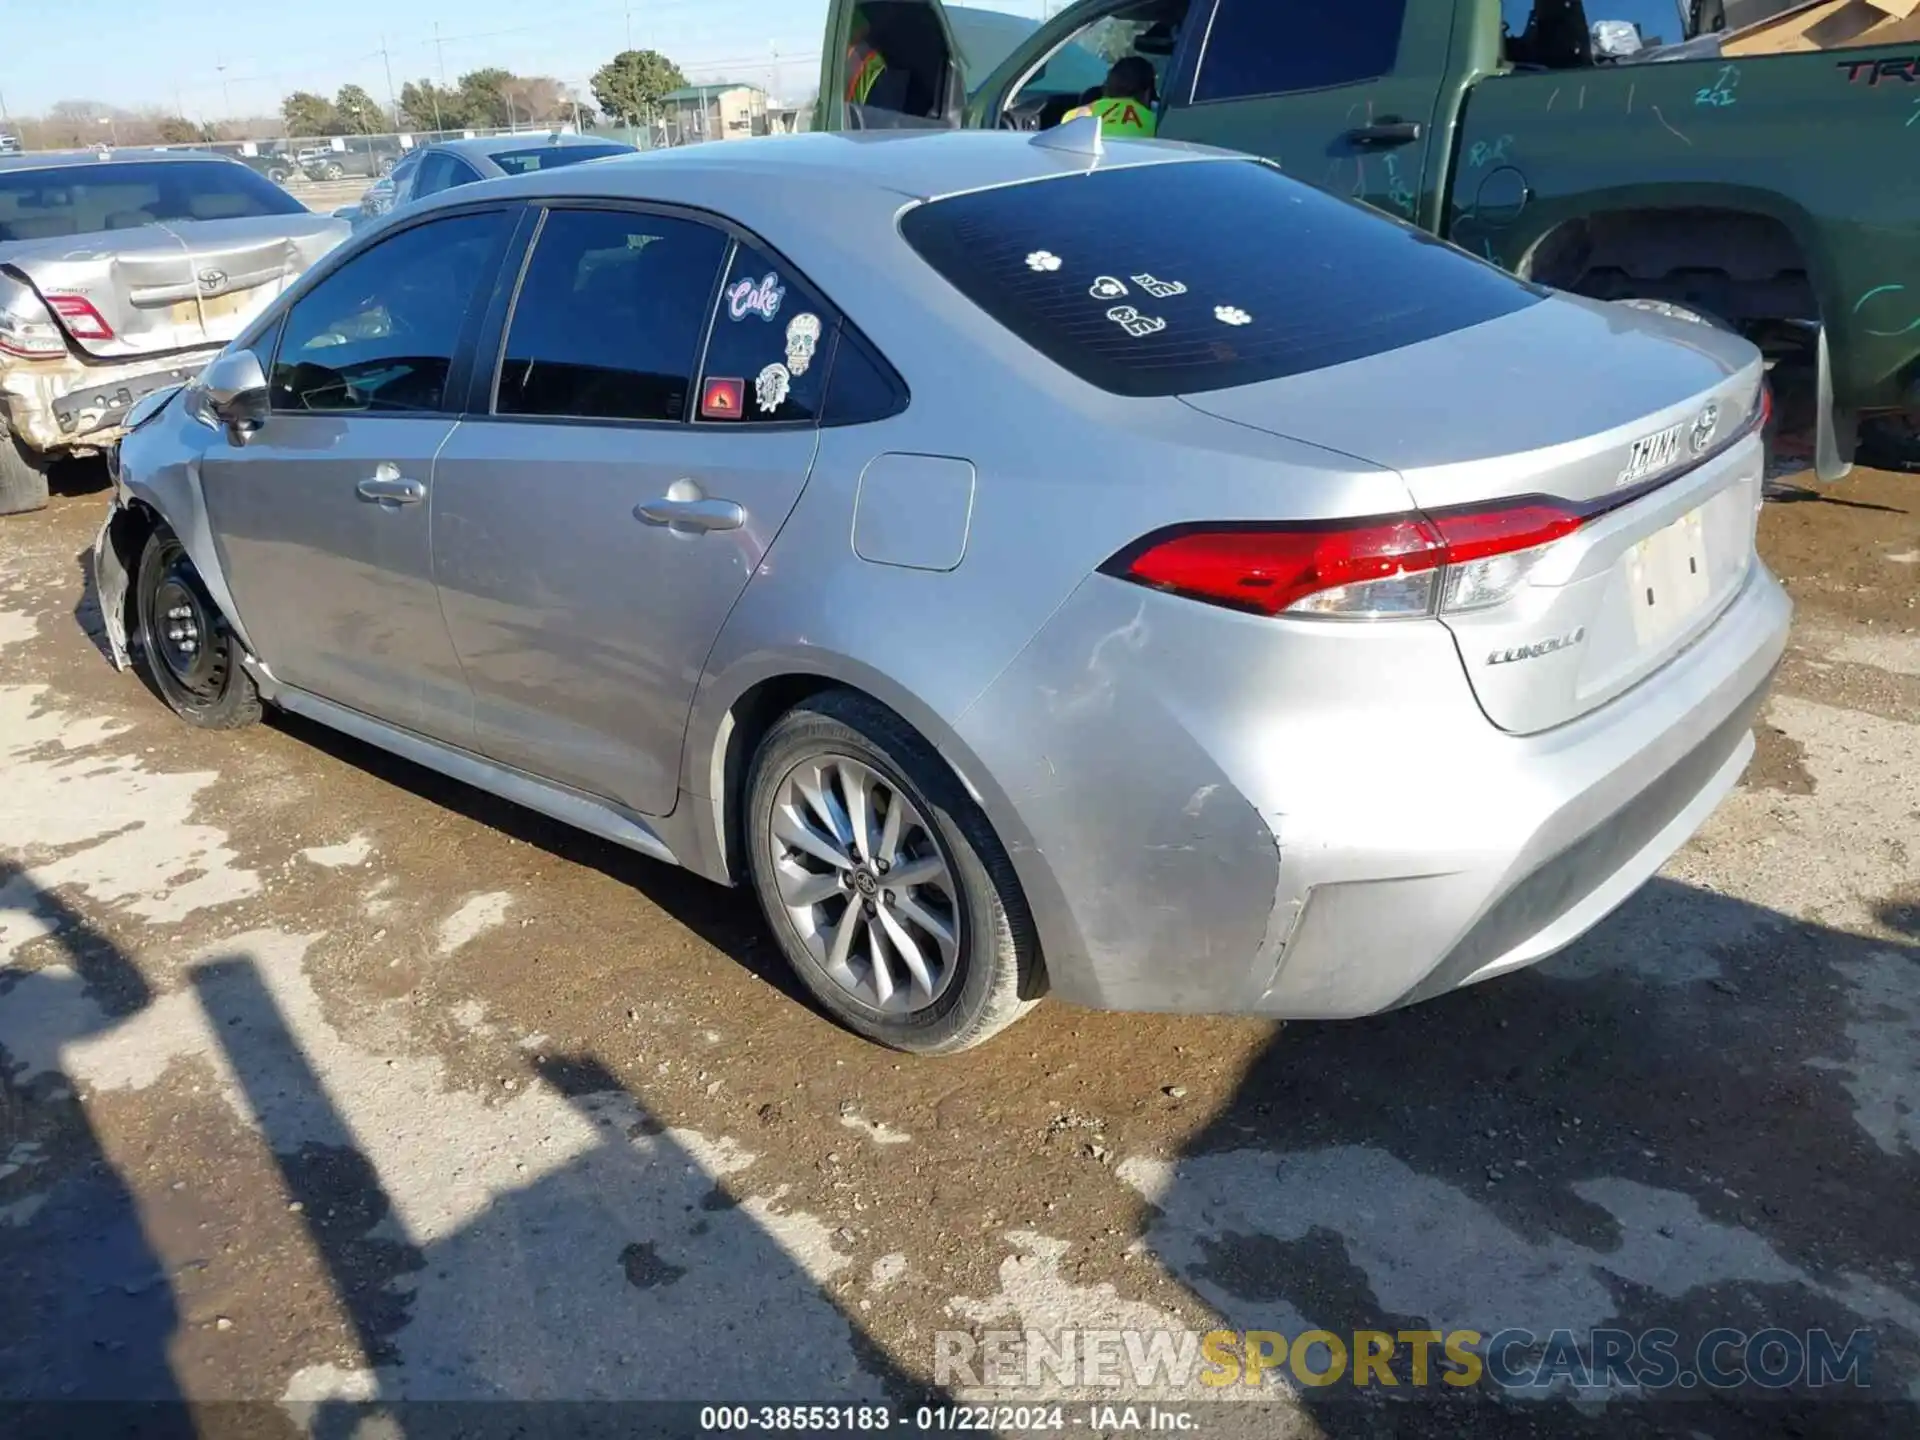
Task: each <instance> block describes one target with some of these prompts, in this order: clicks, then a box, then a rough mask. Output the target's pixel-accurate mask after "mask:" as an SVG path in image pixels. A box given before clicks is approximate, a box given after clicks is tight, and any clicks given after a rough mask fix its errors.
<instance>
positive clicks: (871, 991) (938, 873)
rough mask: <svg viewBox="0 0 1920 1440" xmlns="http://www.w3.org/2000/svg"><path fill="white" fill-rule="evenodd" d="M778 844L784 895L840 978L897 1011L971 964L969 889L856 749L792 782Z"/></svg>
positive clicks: (804, 766)
mask: <svg viewBox="0 0 1920 1440" xmlns="http://www.w3.org/2000/svg"><path fill="white" fill-rule="evenodd" d="M769 844H770V847H771V849H772V852H773V854H772V859H773V877H774V883H775V886H776V888H777V889H778V890H779V892H780V902H781V904H782V905H783V906H784V907H785V909H786V912H787V915H788V917H789V918H790V919H791V920H792V922H793V925H794V928H795V930H796V931H798V932H799V936H800V939H801V941H802V943H803V944H805V945H806V947H807V950H808V952H809V953H810V954H811V955H812V956H813V959H814V961H815V963H817V964H818V965H819V966H820V968H821V969H822V970H824V971H825V972H826V974H827V975H828V977H829V978H831V979H832V980H833V982H834V983H835V984H836V985H838V986H839V987H840V988H841V989H842V990H844V991H846V992H847V994H848V995H850V996H851V997H852V998H853V999H855V1000H857V1001H859V1002H860V1003H861V1004H862V1005H864V1006H866V1007H868V1008H869V1009H872V1010H877V1011H879V1012H880V1013H882V1014H887V1015H906V1014H912V1013H913V1012H915V1011H918V1010H924V1009H925V1008H926V1007H927V1006H929V1005H931V1004H933V1003H934V1002H935V1001H936V1000H938V999H939V998H940V997H941V996H942V995H943V994H945V993H946V991H947V988H948V987H949V986H950V985H951V984H952V982H953V978H954V976H955V974H956V973H957V972H958V969H959V963H958V962H959V957H960V945H961V941H962V935H961V920H960V892H959V886H958V885H957V884H956V883H955V881H954V878H953V870H952V867H951V866H950V865H949V863H948V861H947V857H946V854H945V852H944V851H943V850H942V849H941V847H940V844H939V842H938V840H936V839H935V837H934V833H933V830H932V827H931V826H929V825H928V823H927V821H926V818H925V817H924V816H923V815H922V814H921V813H920V811H919V809H918V808H917V807H916V806H915V805H914V803H913V801H911V800H910V799H908V798H907V796H906V795H905V794H904V793H902V792H901V790H900V788H899V787H898V786H897V785H895V784H894V782H893V781H892V780H890V779H888V778H887V777H886V776H885V775H883V774H881V773H880V772H879V771H878V770H876V769H874V767H873V766H871V765H868V764H867V763H866V762H865V761H862V760H856V759H854V758H853V757H851V756H846V755H824V756H818V757H815V758H812V759H808V760H803V761H801V762H800V763H799V764H798V765H796V766H794V767H793V768H792V769H791V770H789V771H788V772H787V774H786V777H785V778H784V779H783V780H782V781H781V782H780V786H779V789H778V792H777V794H776V797H775V800H774V805H773V824H772V827H771V834H770V839H769Z"/></svg>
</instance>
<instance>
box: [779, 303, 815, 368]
mask: <svg viewBox="0 0 1920 1440" xmlns="http://www.w3.org/2000/svg"><path fill="white" fill-rule="evenodd" d="M819 348H820V317H819V316H818V315H815V314H812V313H811V312H809V313H808V314H805V315H796V316H794V317H793V319H792V320H790V321H788V322H787V372H788V373H789V374H791V375H794V376H800V375H804V374H806V373H807V371H808V370H809V369H810V368H812V366H813V353H814V351H816V350H817V349H819Z"/></svg>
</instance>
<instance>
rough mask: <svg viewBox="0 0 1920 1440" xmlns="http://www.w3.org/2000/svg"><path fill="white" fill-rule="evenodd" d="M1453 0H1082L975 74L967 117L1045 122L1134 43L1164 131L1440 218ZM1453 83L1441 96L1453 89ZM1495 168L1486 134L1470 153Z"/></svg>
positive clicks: (989, 123) (1397, 209) (1405, 211)
mask: <svg viewBox="0 0 1920 1440" xmlns="http://www.w3.org/2000/svg"><path fill="white" fill-rule="evenodd" d="M1457 13H1458V7H1456V6H1451V5H1436V4H1427V3H1423V0H1342V3H1341V4H1338V5H1275V4H1273V3H1272V0H1080V3H1078V4H1075V5H1071V6H1069V7H1068V8H1067V9H1065V10H1063V11H1061V12H1060V13H1059V14H1058V15H1056V16H1054V17H1053V19H1051V20H1049V21H1047V22H1046V23H1045V24H1044V25H1041V26H1040V27H1039V28H1038V29H1036V30H1035V31H1034V33H1033V34H1032V35H1031V36H1030V37H1029V38H1028V39H1027V40H1026V41H1024V42H1023V43H1021V44H1020V45H1019V46H1018V47H1017V48H1015V49H1014V50H1013V51H1012V53H1010V54H1009V55H1008V56H1007V57H1006V59H1005V60H1004V61H1003V62H1002V63H1001V64H1000V65H999V67H998V68H997V69H996V70H995V71H994V73H993V74H992V75H991V76H989V77H987V78H986V79H985V80H984V81H982V82H981V83H979V84H978V85H977V86H976V88H975V89H974V91H973V94H972V98H971V100H970V101H969V104H968V112H967V123H968V124H969V125H973V126H979V127H983V128H988V129H992V128H1008V129H1019V130H1045V129H1050V128H1051V127H1052V126H1054V125H1057V124H1058V123H1060V120H1061V118H1062V117H1063V116H1064V115H1066V114H1067V113H1068V112H1069V111H1070V110H1071V109H1073V108H1074V107H1075V106H1077V105H1078V104H1080V103H1081V101H1082V99H1083V98H1084V92H1085V90H1087V89H1090V88H1092V87H1096V86H1098V85H1099V84H1100V83H1101V82H1102V80H1104V78H1105V75H1106V69H1107V66H1108V65H1109V64H1111V62H1113V61H1115V60H1118V59H1120V58H1122V57H1123V56H1128V55H1134V56H1138V57H1140V58H1141V59H1144V60H1146V61H1147V62H1148V63H1149V64H1150V65H1152V66H1153V70H1154V75H1155V76H1156V78H1157V82H1158V83H1157V90H1158V94H1157V96H1156V97H1155V98H1156V101H1157V105H1156V110H1157V112H1158V117H1159V119H1158V135H1159V137H1160V138H1161V139H1163V140H1191V141H1196V142H1198V143H1201V144H1205V145H1218V146H1223V147H1225V148H1227V149H1232V150H1242V151H1245V152H1247V153H1248V154H1252V155H1263V156H1266V157H1267V158H1269V159H1271V160H1273V161H1275V162H1276V163H1277V164H1279V165H1280V166H1281V167H1282V168H1283V169H1284V170H1286V171H1287V173H1289V174H1290V175H1293V176H1294V177H1295V178H1296V179H1300V180H1304V181H1306V182H1307V183H1308V184H1310V185H1317V186H1319V187H1320V188H1321V189H1323V190H1330V191H1332V192H1334V193H1335V194H1340V195H1347V196H1351V197H1352V198H1354V199H1357V200H1364V201H1366V202H1367V203H1368V204H1370V205H1373V206H1375V207H1377V208H1379V209H1382V210H1385V211H1388V212H1389V213H1391V214H1396V215H1399V216H1400V217H1401V218H1403V219H1406V220H1418V221H1421V222H1423V223H1425V224H1427V225H1428V226H1430V227H1431V226H1437V225H1438V223H1439V220H1440V216H1439V214H1438V209H1439V199H1438V196H1439V193H1440V190H1441V186H1440V184H1439V180H1440V178H1441V177H1440V175H1439V172H1438V169H1437V168H1430V166H1437V164H1438V163H1439V162H1438V161H1436V160H1435V159H1434V157H1444V155H1445V154H1446V152H1447V143H1448V140H1449V138H1450V137H1449V134H1448V133H1447V131H1448V123H1449V122H1448V121H1447V120H1446V119H1445V117H1448V116H1451V115H1452V113H1453V110H1454V108H1455V107H1453V106H1451V105H1449V106H1443V105H1442V104H1441V91H1442V89H1443V87H1445V86H1446V84H1447V83H1448V80H1447V68H1446V67H1447V65H1448V63H1449V58H1450V56H1451V54H1452V51H1453V43H1454V40H1455V36H1454V34H1453V27H1454V24H1455V16H1456V14H1457ZM1455 98H1457V97H1449V99H1450V100H1452V99H1455ZM1470 158H1471V161H1472V163H1473V164H1475V165H1477V166H1478V167H1480V168H1482V169H1484V170H1486V171H1488V172H1491V171H1494V170H1497V169H1498V168H1499V165H1500V163H1501V160H1502V157H1501V156H1500V155H1498V154H1497V153H1494V151H1493V149H1491V148H1489V150H1488V151H1487V152H1486V153H1484V154H1480V155H1476V156H1473V157H1470Z"/></svg>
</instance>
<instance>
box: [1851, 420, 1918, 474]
mask: <svg viewBox="0 0 1920 1440" xmlns="http://www.w3.org/2000/svg"><path fill="white" fill-rule="evenodd" d="M1854 458H1855V459H1856V460H1858V461H1859V463H1860V464H1862V465H1866V466H1870V467H1872V468H1873V469H1875V470H1897V471H1899V472H1901V473H1902V474H1907V475H1913V474H1920V410H1900V411H1896V412H1894V413H1892V414H1889V415H1869V416H1867V417H1866V418H1864V419H1863V420H1861V422H1860V449H1859V451H1858V453H1857V454H1856V455H1855V457H1854Z"/></svg>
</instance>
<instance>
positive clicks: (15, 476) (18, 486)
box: [0, 430, 47, 515]
mask: <svg viewBox="0 0 1920 1440" xmlns="http://www.w3.org/2000/svg"><path fill="white" fill-rule="evenodd" d="M43 465H44V462H43V461H42V460H40V458H39V457H38V456H36V455H34V454H32V453H31V452H30V451H28V450H27V448H26V447H25V446H24V445H22V444H21V443H20V442H19V441H18V440H16V439H14V438H13V436H11V435H9V434H7V432H6V431H5V430H0V515H21V514H24V513H25V512H27V511H29V510H42V509H45V508H46V504H47V472H46V470H45V469H44V468H42V467H43Z"/></svg>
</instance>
